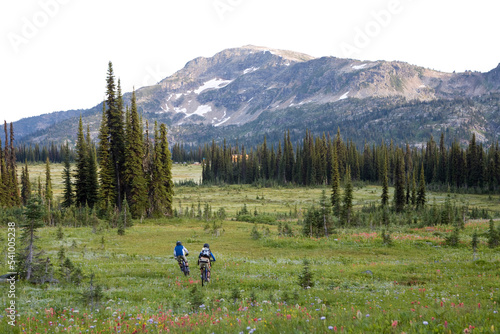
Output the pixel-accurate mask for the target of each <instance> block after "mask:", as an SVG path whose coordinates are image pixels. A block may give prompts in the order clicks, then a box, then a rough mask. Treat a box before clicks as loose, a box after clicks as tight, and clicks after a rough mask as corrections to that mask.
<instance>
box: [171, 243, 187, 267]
mask: <svg viewBox="0 0 500 334" xmlns="http://www.w3.org/2000/svg"><path fill="white" fill-rule="evenodd" d="M187 255H189V252H188V250H187V249H186V247H184V246H183V245H182V242H180V241H177V243H176V245H175V248H174V257H175V259H176V260H177V262H178V263H179V267H180V266H181V261H180V260H181V259H183V260H184V262H185V263H186V267H189V264H188V261H187V258H186V256H187ZM181 270H182V268H181Z"/></svg>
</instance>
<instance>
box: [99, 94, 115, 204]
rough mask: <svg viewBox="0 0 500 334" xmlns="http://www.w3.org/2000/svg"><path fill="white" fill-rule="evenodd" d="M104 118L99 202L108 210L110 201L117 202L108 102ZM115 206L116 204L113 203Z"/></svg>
mask: <svg viewBox="0 0 500 334" xmlns="http://www.w3.org/2000/svg"><path fill="white" fill-rule="evenodd" d="M102 109H103V110H102V119H101V126H100V128H99V137H98V138H99V150H98V156H99V167H100V168H99V184H100V187H99V203H100V207H101V209H103V210H104V211H106V210H107V209H108V207H107V206H108V203H115V189H116V185H115V178H114V166H113V162H112V160H111V155H110V154H111V148H110V146H109V128H108V123H107V117H106V103H105V102H103V104H102ZM112 206H114V205H112Z"/></svg>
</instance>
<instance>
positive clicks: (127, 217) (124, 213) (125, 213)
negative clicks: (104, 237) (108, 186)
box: [117, 196, 132, 235]
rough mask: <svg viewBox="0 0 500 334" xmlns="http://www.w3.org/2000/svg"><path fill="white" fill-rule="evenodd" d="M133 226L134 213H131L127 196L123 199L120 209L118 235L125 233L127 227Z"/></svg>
mask: <svg viewBox="0 0 500 334" xmlns="http://www.w3.org/2000/svg"><path fill="white" fill-rule="evenodd" d="M131 226H132V214H131V213H130V208H129V206H128V202H127V197H126V196H125V198H124V199H123V203H122V209H121V211H120V216H119V217H118V230H117V233H118V235H124V234H125V229H126V228H127V227H131Z"/></svg>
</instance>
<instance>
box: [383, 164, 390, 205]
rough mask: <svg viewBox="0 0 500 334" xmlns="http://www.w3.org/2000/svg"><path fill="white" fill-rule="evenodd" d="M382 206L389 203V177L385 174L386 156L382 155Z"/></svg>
mask: <svg viewBox="0 0 500 334" xmlns="http://www.w3.org/2000/svg"><path fill="white" fill-rule="evenodd" d="M381 204H382V207H386V206H387V205H388V204H389V177H388V175H387V158H386V157H384V167H383V169H382V196H381Z"/></svg>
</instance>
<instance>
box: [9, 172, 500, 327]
mask: <svg viewBox="0 0 500 334" xmlns="http://www.w3.org/2000/svg"><path fill="white" fill-rule="evenodd" d="M44 168H45V167H44V165H34V166H30V176H31V178H32V180H35V179H37V178H38V175H41V179H42V182H43V180H44V173H45V172H44ZM51 170H52V180H53V181H52V182H53V185H54V189H55V191H54V192H55V194H56V196H60V195H61V193H62V182H61V179H62V178H61V177H60V173H61V172H62V167H61V166H60V165H54V167H53V168H52V167H51ZM58 173H59V174H58ZM173 176H174V180H175V181H182V180H188V179H192V180H194V181H195V182H198V180H199V179H200V176H201V167H200V166H193V165H174V169H173ZM34 188H35V187H34ZM323 189H324V188H321V187H315V188H305V187H281V188H258V187H253V186H249V185H241V186H240V185H231V186H178V187H176V188H175V192H176V193H175V197H174V208H176V210H178V211H180V210H188V209H192V210H198V203H200V206H201V208H202V209H203V207H204V205H205V204H208V205H209V206H210V207H211V210H212V211H217V210H219V209H220V208H224V210H225V212H226V215H227V217H226V219H225V220H219V221H212V220H204V219H197V218H185V217H182V218H171V219H166V218H165V219H155V220H149V219H146V220H143V221H142V222H141V221H134V226H133V227H130V228H128V229H127V230H126V234H125V235H123V236H119V235H117V233H116V229H112V228H109V227H107V226H106V224H104V223H103V224H101V225H99V228H98V229H97V230H96V231H95V233H93V231H92V228H91V227H86V228H70V227H64V228H63V229H62V232H63V237H62V239H58V238H57V228H56V227H46V228H42V229H40V230H39V239H38V246H39V247H40V248H41V249H43V251H44V255H43V256H45V257H49V258H50V259H51V263H52V265H53V270H54V273H55V274H54V276H55V277H56V278H58V279H59V280H60V281H61V282H60V283H58V284H45V285H43V286H38V285H32V284H27V283H24V282H17V283H16V307H17V311H18V313H17V317H16V320H17V325H16V326H14V327H12V326H10V325H9V324H8V318H7V317H6V315H7V313H4V314H3V316H2V318H1V322H0V332H1V333H180V332H189V333H254V332H255V333H330V332H331V333H334V332H343V333H464V332H465V333H498V332H499V331H500V315H499V313H498V312H499V309H500V307H499V303H500V291H499V287H500V252H499V251H498V248H497V249H490V248H489V247H487V239H486V232H487V230H488V220H469V221H467V222H466V223H465V228H464V229H463V230H462V231H461V232H460V242H459V244H458V246H456V247H450V246H447V245H446V242H445V237H446V235H448V234H449V233H451V231H452V229H453V227H452V226H432V227H422V226H390V230H391V238H392V241H393V242H392V245H387V244H384V243H383V242H382V237H381V231H382V230H381V227H379V226H378V224H375V225H374V226H372V227H371V228H370V227H366V228H365V227H364V228H359V227H358V228H335V229H334V232H333V233H332V234H331V235H330V236H329V237H328V238H306V237H303V236H301V230H302V226H301V225H300V221H301V219H302V218H303V215H304V212H305V210H307V209H308V208H309V207H311V206H312V205H315V204H317V203H318V201H319V197H320V195H321V192H322V190H323ZM327 193H328V189H327ZM380 195H381V187H378V186H373V185H370V186H366V185H362V184H360V185H356V184H355V187H354V206H355V208H357V209H361V207H363V206H365V205H369V204H370V203H378V201H379V199H380ZM446 196H447V194H445V193H432V192H431V193H428V203H429V205H441V204H442V203H443V202H444V200H445V198H446ZM451 198H452V200H453V201H454V202H456V203H466V204H468V205H469V206H474V207H479V208H485V209H488V210H490V211H491V212H493V213H495V212H500V205H499V197H498V195H494V196H489V195H470V194H451ZM243 205H246V206H247V208H248V210H249V211H250V212H252V213H253V212H254V211H257V212H258V213H259V214H269V215H276V217H278V215H277V214H281V215H280V216H279V217H280V218H278V220H276V221H273V222H272V223H270V224H262V223H247V222H240V221H237V220H236V213H237V212H238V211H239V210H241V209H242V207H243ZM279 223H282V224H285V223H287V224H289V225H290V227H291V228H292V230H293V232H294V236H291V237H290V236H282V235H280V234H279V230H278V228H279V226H278V224H279ZM497 224H498V223H497ZM254 229H256V230H257V231H258V232H259V234H260V238H253V237H252V230H254ZM474 232H476V233H477V234H478V235H479V246H478V249H477V252H476V254H475V255H473V251H472V248H471V240H472V234H473V233H474ZM1 233H2V240H5V239H6V237H7V230H6V228H4V229H2V231H1ZM177 240H181V241H183V244H184V245H185V247H186V248H187V249H188V250H189V251H190V255H189V256H188V260H189V263H190V267H191V275H190V276H187V277H185V276H184V275H182V273H181V272H180V270H179V268H178V266H177V264H176V262H175V260H174V259H173V254H172V252H173V248H174V246H175V242H176V241H177ZM205 242H207V243H209V244H210V248H211V249H212V251H213V253H214V255H215V257H216V259H217V261H216V262H215V263H214V264H213V267H212V279H211V282H210V283H209V284H208V286H204V287H202V286H201V283H200V277H199V272H198V270H197V269H196V268H197V266H196V259H197V254H198V253H199V251H200V250H201V247H202V245H203V243H205ZM61 247H63V248H64V250H65V253H66V256H67V257H68V258H70V259H71V261H72V262H73V263H74V264H75V265H76V266H79V267H80V268H81V270H82V272H83V274H84V275H85V277H84V279H83V281H82V282H81V284H79V285H75V284H69V283H64V279H63V278H62V277H61V275H60V274H59V273H58V271H59V267H60V263H59V260H58V252H59V251H60V249H61ZM6 253H7V252H6V249H4V250H3V253H2V255H4V254H5V255H4V256H2V259H4V261H2V262H1V267H0V269H1V270H2V272H3V273H6V272H8V268H7V266H6ZM473 257H474V258H473ZM304 260H308V262H309V264H308V265H305V264H304ZM92 274H93V280H92V284H93V285H92V288H95V286H96V285H98V286H99V287H101V288H102V297H101V298H100V300H99V301H89V300H88V299H85V298H84V295H85V294H86V293H88V291H90V289H91V286H90V277H91V275H92ZM307 274H309V275H310V279H309V280H306V281H307V283H308V284H307V285H305V286H302V285H300V284H299V282H301V281H302V283H304V280H305V279H304V278H303V279H302V280H300V277H306V278H307ZM10 300H11V299H10V298H9V297H8V294H7V284H4V292H2V295H1V302H2V305H5V307H7V305H8V303H9V302H10Z"/></svg>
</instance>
